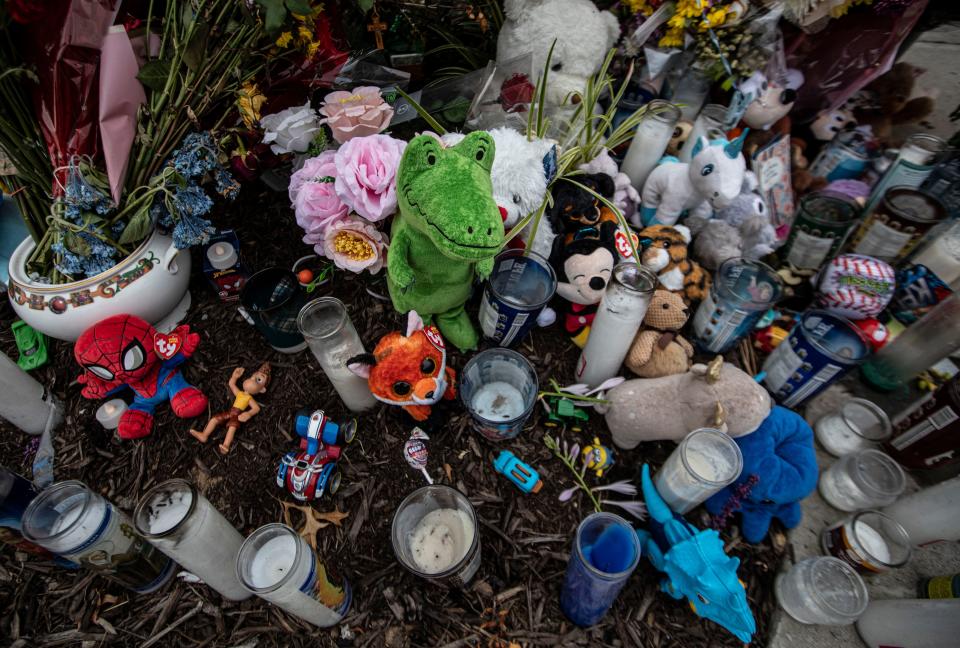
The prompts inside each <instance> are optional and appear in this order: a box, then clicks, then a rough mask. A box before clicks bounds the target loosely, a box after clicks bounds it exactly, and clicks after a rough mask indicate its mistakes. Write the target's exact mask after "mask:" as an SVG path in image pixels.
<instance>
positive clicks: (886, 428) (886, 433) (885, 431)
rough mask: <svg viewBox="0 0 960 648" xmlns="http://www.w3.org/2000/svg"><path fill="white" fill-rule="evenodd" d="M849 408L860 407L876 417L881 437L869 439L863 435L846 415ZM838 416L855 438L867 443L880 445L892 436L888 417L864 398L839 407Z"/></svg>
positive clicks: (850, 400) (853, 399) (851, 400)
mask: <svg viewBox="0 0 960 648" xmlns="http://www.w3.org/2000/svg"><path fill="white" fill-rule="evenodd" d="M850 406H861V407H863V408H864V409H867V410H870V413H871V414H873V415H874V416H876V417H877V419H878V420H879V423H880V428H881V432H882V433H881V436H877V437H871V436H867V435H866V434H864V433H863V432H862V431H861V430H860V428H859V426H857V425H856V423H854V422H853V421H852V420H851V417H850V415H848V413H847V408H848V407H850ZM839 414H840V418H841V420H843V422H844V423H845V424H846V425H847V427H848V428H850V431H851V432H853V433H854V434H855V435H856V436H858V437H860V438H861V439H865V440H867V441H870V442H871V443H880V442H881V441H886V440H887V439H889V438H890V435H891V434H893V425H892V424H891V423H890V417H889V416H887V413H886V412H884V411H883V408H881V407H880V406H879V405H877V404H876V403H874V402H873V401H869V400H867V399H866V398H851V399H849V400H848V401H847V402H845V403H844V404H843V405H842V406H841V407H840V412H839ZM828 416H829V415H828Z"/></svg>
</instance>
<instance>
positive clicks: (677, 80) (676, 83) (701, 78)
mask: <svg viewBox="0 0 960 648" xmlns="http://www.w3.org/2000/svg"><path fill="white" fill-rule="evenodd" d="M671 77H672V78H671V79H670V85H671V86H673V91H672V93H671V96H670V101H671V102H672V103H674V104H675V105H677V106H679V108H680V119H684V120H686V121H688V122H689V121H693V120H694V118H696V116H697V113H699V112H700V108H701V107H702V106H703V103H704V102H705V101H706V100H707V96H708V95H709V94H710V86H711V85H712V80H711V79H710V77H709V76H708V75H707V74H705V73H704V72H703V71H702V70H699V69H697V68H693V67H687V66H683V67H681V68H678V69H677V71H676V72H675V73H673V74H672V75H671Z"/></svg>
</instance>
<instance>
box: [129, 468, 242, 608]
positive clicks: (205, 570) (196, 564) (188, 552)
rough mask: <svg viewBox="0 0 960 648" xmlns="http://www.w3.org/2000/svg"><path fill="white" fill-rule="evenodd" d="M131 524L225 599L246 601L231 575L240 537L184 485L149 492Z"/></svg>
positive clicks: (176, 483) (176, 482)
mask: <svg viewBox="0 0 960 648" xmlns="http://www.w3.org/2000/svg"><path fill="white" fill-rule="evenodd" d="M133 522H134V524H135V525H136V527H137V532H138V533H140V534H141V535H142V536H143V537H144V538H146V539H147V541H149V542H150V544H152V545H153V546H155V547H157V548H158V549H159V550H160V551H162V552H163V553H165V554H167V555H168V556H170V558H172V559H173V560H175V561H177V562H178V563H179V564H180V565H182V566H183V567H184V568H186V569H188V570H189V571H191V572H193V573H194V574H196V575H197V576H198V577H199V578H200V579H201V580H203V582H204V583H206V584H207V585H209V586H210V587H212V588H213V589H215V590H216V591H217V592H219V593H220V595H221V596H223V597H224V598H227V599H230V600H231V601H242V600H243V599H246V598H249V597H250V592H249V591H248V590H247V589H246V588H245V587H244V586H243V585H242V584H241V583H240V581H239V580H238V579H237V571H236V565H237V555H238V554H239V553H240V545H242V544H243V536H241V535H240V532H239V531H237V530H236V529H235V528H234V526H233V525H232V524H230V523H229V522H228V521H227V519H226V518H225V517H223V515H221V514H220V511H218V510H217V509H216V508H214V506H213V504H211V503H210V501H209V500H208V499H207V498H206V497H204V496H203V495H201V494H200V492H199V491H198V490H197V489H196V488H194V486H193V485H192V484H190V483H189V482H187V481H184V480H183V479H171V480H169V481H166V482H163V483H162V484H159V485H157V486H154V487H153V488H151V489H150V490H149V491H147V492H146V494H144V496H143V497H141V498H140V502H139V503H138V504H137V508H136V509H135V510H134V512H133Z"/></svg>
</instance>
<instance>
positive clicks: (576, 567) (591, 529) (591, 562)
mask: <svg viewBox="0 0 960 648" xmlns="http://www.w3.org/2000/svg"><path fill="white" fill-rule="evenodd" d="M640 550H641V549H640V540H639V539H638V538H637V533H636V531H634V529H633V527H632V526H631V525H630V523H629V522H627V521H626V520H624V519H623V518H622V517H620V516H619V515H614V514H613V513H592V514H590V515H588V516H587V517H586V518H585V519H584V520H583V521H582V522H581V523H580V526H578V527H577V533H576V535H575V536H574V538H573V549H572V550H571V552H570V560H569V561H568V562H567V573H566V576H565V577H564V579H563V589H562V590H560V609H561V611H563V614H564V615H565V616H566V617H567V618H568V619H570V620H571V621H572V622H573V623H575V624H577V625H578V626H581V627H587V626H592V625H593V624H595V623H597V622H598V621H600V619H602V618H603V616H604V615H605V614H606V613H607V610H609V609H610V606H612V605H613V602H614V601H615V600H616V599H617V595H619V594H620V590H622V589H623V586H624V585H625V584H626V583H627V579H629V578H630V574H632V573H633V570H634V569H636V567H637V563H638V562H640Z"/></svg>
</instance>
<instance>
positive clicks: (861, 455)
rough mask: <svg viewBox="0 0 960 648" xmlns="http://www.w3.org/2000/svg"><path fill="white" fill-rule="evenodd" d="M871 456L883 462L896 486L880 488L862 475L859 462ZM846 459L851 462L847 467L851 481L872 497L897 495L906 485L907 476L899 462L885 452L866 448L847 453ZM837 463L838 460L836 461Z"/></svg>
mask: <svg viewBox="0 0 960 648" xmlns="http://www.w3.org/2000/svg"><path fill="white" fill-rule="evenodd" d="M867 456H869V457H873V458H874V460H875V461H878V462H880V463H881V464H884V467H885V468H886V469H888V470H889V471H890V472H891V473H892V474H893V475H894V482H895V483H896V485H897V488H892V489H891V490H889V491H885V490H880V488H879V487H878V485H877V484H876V482H875V481H867V479H866V478H865V477H864V474H863V470H862V469H861V462H862V461H863V460H864V459H865V458H866V457H867ZM847 457H849V459H848V461H849V462H851V463H852V464H853V466H852V467H851V469H848V471H847V472H848V473H849V474H850V476H851V478H852V479H853V481H854V482H855V483H856V484H857V487H858V488H860V489H861V490H863V491H866V492H867V494H868V495H871V496H873V497H880V498H887V497H891V496H893V497H899V496H900V495H901V494H902V493H903V490H904V488H906V485H907V476H906V474H905V473H904V472H903V468H901V467H900V464H898V463H897V462H896V460H895V459H894V458H893V457H891V456H890V455H888V454H887V453H885V452H882V451H880V450H877V449H876V448H866V449H863V450H859V451H857V452H853V453H851V454H849V455H847ZM838 463H839V462H838Z"/></svg>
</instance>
